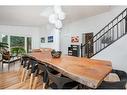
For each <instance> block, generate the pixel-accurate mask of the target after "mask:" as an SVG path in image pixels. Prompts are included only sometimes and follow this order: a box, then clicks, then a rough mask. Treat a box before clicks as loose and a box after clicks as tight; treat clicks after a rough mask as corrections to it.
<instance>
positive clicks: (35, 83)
mask: <svg viewBox="0 0 127 95" xmlns="http://www.w3.org/2000/svg"><path fill="white" fill-rule="evenodd" d="M37 81H38V76H36V77H35V78H34V81H33V87H32V89H35V88H36V85H37Z"/></svg>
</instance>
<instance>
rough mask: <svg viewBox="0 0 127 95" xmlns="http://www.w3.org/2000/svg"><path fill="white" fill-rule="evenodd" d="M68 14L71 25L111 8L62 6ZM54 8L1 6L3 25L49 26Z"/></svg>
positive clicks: (65, 21)
mask: <svg viewBox="0 0 127 95" xmlns="http://www.w3.org/2000/svg"><path fill="white" fill-rule="evenodd" d="M62 9H63V11H64V12H65V13H66V19H65V20H64V23H65V24H67V23H71V22H74V21H76V20H79V19H82V18H88V17H90V16H95V15H97V14H101V13H104V12H106V11H109V10H110V9H111V6H62ZM52 10H53V6H0V24H1V25H23V26H42V25H46V24H48V15H49V14H51V13H52Z"/></svg>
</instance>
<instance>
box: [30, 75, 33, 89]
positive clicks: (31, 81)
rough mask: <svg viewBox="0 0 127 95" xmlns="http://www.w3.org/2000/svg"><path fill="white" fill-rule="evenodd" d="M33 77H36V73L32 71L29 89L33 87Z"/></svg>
mask: <svg viewBox="0 0 127 95" xmlns="http://www.w3.org/2000/svg"><path fill="white" fill-rule="evenodd" d="M33 78H34V74H33V73H31V76H30V83H29V89H31V88H32V83H33Z"/></svg>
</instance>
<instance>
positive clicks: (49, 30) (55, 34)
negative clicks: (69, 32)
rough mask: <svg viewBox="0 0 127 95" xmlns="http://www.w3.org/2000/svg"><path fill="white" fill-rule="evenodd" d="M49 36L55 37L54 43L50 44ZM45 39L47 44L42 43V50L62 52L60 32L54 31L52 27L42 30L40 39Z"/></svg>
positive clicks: (42, 28) (48, 26)
mask: <svg viewBox="0 0 127 95" xmlns="http://www.w3.org/2000/svg"><path fill="white" fill-rule="evenodd" d="M48 36H53V43H48ZM41 37H45V43H41V41H40V47H41V48H53V49H55V50H60V38H59V37H60V31H57V30H56V29H54V27H53V26H52V25H47V26H45V27H41V28H40V38H41Z"/></svg>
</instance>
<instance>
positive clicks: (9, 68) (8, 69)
mask: <svg viewBox="0 0 127 95" xmlns="http://www.w3.org/2000/svg"><path fill="white" fill-rule="evenodd" d="M9 70H10V63H8V71H9Z"/></svg>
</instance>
